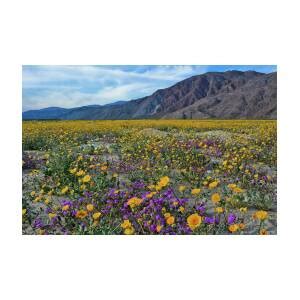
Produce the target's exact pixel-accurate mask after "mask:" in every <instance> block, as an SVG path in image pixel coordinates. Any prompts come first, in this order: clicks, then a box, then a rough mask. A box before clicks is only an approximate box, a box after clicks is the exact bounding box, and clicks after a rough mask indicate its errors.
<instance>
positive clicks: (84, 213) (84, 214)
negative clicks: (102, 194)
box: [76, 209, 88, 219]
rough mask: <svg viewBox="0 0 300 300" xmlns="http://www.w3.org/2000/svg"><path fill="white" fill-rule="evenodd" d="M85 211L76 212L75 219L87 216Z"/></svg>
mask: <svg viewBox="0 0 300 300" xmlns="http://www.w3.org/2000/svg"><path fill="white" fill-rule="evenodd" d="M87 214H88V213H87V211H86V210H82V209H81V210H78V211H77V213H76V218H79V219H83V218H85V217H86V216H87Z"/></svg>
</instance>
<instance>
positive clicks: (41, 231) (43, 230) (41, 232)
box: [37, 228, 45, 235]
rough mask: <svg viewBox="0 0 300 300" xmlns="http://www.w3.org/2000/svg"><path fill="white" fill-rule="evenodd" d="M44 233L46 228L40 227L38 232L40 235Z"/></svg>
mask: <svg viewBox="0 0 300 300" xmlns="http://www.w3.org/2000/svg"><path fill="white" fill-rule="evenodd" d="M44 233H45V229H41V228H39V229H38V230H37V234H39V235H42V234H44Z"/></svg>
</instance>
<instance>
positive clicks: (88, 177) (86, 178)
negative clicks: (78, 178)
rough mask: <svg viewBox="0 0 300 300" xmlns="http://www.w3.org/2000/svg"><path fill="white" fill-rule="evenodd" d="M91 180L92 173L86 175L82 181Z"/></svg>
mask: <svg viewBox="0 0 300 300" xmlns="http://www.w3.org/2000/svg"><path fill="white" fill-rule="evenodd" d="M90 180H91V176H90V175H85V176H84V177H83V179H82V182H84V183H86V182H89V181H90Z"/></svg>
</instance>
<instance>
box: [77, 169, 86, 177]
mask: <svg viewBox="0 0 300 300" xmlns="http://www.w3.org/2000/svg"><path fill="white" fill-rule="evenodd" d="M84 174H85V172H84V171H83V170H80V171H78V172H77V173H76V176H78V177H79V176H83V175H84Z"/></svg>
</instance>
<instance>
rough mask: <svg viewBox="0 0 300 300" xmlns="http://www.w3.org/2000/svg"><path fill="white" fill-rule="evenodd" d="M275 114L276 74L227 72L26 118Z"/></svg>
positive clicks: (31, 113) (25, 115)
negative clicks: (140, 95) (133, 97)
mask: <svg viewBox="0 0 300 300" xmlns="http://www.w3.org/2000/svg"><path fill="white" fill-rule="evenodd" d="M49 110H50V111H49ZM276 115H277V73H270V74H264V73H258V72H254V71H247V72H241V71H227V72H210V73H205V74H202V75H197V76H193V77H190V78H187V79H185V80H183V81H180V82H178V83H176V84H175V85H173V86H171V87H169V88H166V89H161V90H157V91H156V92H154V93H153V94H152V95H150V96H147V97H143V98H140V99H136V100H131V101H127V102H123V101H121V102H119V103H115V104H114V105H105V106H100V105H94V106H84V107H78V108H73V109H59V108H55V110H54V108H48V109H42V110H35V111H28V112H24V113H23V119H63V120H74V119H81V120H84V119H87V120H96V119H142V118H170V119H172V118H175V119H191V118H192V119H202V118H223V119H224V118H225V119H226V118H230V119H243V118H258V119H262V118H266V119H276Z"/></svg>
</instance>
